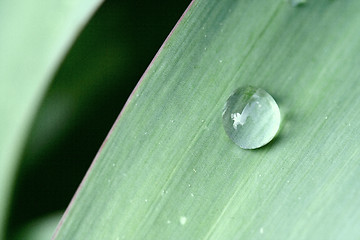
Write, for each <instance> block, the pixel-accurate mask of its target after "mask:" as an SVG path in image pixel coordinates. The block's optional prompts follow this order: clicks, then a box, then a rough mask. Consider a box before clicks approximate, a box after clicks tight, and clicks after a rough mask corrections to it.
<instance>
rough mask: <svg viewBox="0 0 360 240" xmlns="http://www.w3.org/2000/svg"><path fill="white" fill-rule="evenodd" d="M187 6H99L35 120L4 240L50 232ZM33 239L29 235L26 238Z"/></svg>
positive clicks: (110, 0)
mask: <svg viewBox="0 0 360 240" xmlns="http://www.w3.org/2000/svg"><path fill="white" fill-rule="evenodd" d="M189 4H190V0H186V1H168V0H167V1H165V0H160V1H157V2H156V3H154V2H152V1H145V0H135V1H115V0H107V1H105V2H104V3H103V5H102V6H101V7H100V8H99V9H98V11H97V12H96V13H95V15H94V16H93V17H92V19H91V20H90V22H89V23H88V24H87V26H86V27H85V28H84V29H83V31H82V33H81V34H80V36H79V37H78V39H77V40H76V42H75V44H74V45H73V47H72V48H71V49H70V51H69V53H68V54H67V56H66V58H65V59H64V61H63V63H62V65H61V66H60V68H59V69H58V72H57V73H56V75H55V77H54V79H53V81H52V83H51V85H50V86H49V89H48V91H47V93H46V95H45V97H44V99H43V103H42V105H41V108H40V110H39V112H38V114H37V117H36V119H35V122H34V125H33V128H32V130H31V133H30V136H29V138H28V141H27V145H26V149H25V151H24V153H23V156H22V160H21V166H20V169H19V171H18V175H17V181H16V186H15V192H14V194H13V200H12V206H11V211H10V220H9V225H8V237H7V239H31V237H30V238H29V237H25V235H27V236H30V235H29V234H28V233H27V231H31V228H34V227H36V224H40V225H41V226H43V227H48V230H46V229H44V231H43V233H44V236H46V234H48V232H49V231H50V232H52V231H53V230H54V229H53V228H54V225H56V223H57V222H58V220H59V218H60V216H61V214H62V213H63V211H64V210H65V208H66V207H67V205H68V204H69V202H70V200H71V198H72V196H73V195H74V193H75V191H76V189H77V187H78V185H79V184H80V182H81V180H82V178H83V177H84V175H85V173H86V171H87V169H88V167H89V166H90V164H91V162H92V160H93V158H94V157H95V155H96V153H97V151H98V149H99V147H100V146H101V144H102V142H103V140H104V139H105V137H106V135H107V133H108V132H109V130H110V128H111V126H112V125H113V123H114V121H115V120H116V117H117V116H118V114H119V113H120V111H121V109H122V107H123V105H124V103H125V102H126V100H127V98H128V97H129V95H130V93H131V92H132V90H133V89H134V87H135V85H136V84H137V82H138V81H139V79H140V77H141V75H142V74H143V73H144V71H145V69H146V68H147V66H148V65H149V63H150V61H151V60H152V58H153V57H154V55H155V54H156V52H157V51H158V49H159V48H160V46H161V44H162V43H163V42H164V40H165V38H166V36H167V35H168V34H169V33H170V31H171V29H172V28H173V27H174V25H175V24H176V22H177V21H178V19H179V18H180V16H181V15H182V13H183V12H184V11H185V9H186V7H187V6H188V5H189ZM41 219H43V220H41ZM40 231H41V230H40ZM40 235H41V234H40ZM40 235H35V233H34V234H32V236H33V239H36V238H40V237H39V236H40Z"/></svg>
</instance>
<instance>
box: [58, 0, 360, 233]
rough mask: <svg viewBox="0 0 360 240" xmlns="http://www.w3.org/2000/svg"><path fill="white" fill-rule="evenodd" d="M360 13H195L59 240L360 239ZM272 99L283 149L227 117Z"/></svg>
mask: <svg viewBox="0 0 360 240" xmlns="http://www.w3.org/2000/svg"><path fill="white" fill-rule="evenodd" d="M359 9H360V3H358V2H357V1H355V0H352V1H350V0H349V1H346V2H344V1H328V0H321V1H308V2H307V3H305V4H301V6H300V5H299V7H297V8H294V7H292V6H291V4H289V3H288V2H286V1H278V0H271V1H261V2H259V1H230V0H226V1H215V0H214V1H205V0H199V1H194V2H193V3H192V5H190V7H189V8H188V10H187V12H186V13H185V15H184V16H183V18H182V19H181V20H180V22H179V24H178V25H177V26H176V27H175V29H174V31H173V32H172V33H171V35H170V37H169V38H168V39H167V41H165V43H164V45H163V47H162V48H161V49H160V51H159V53H158V54H157V55H156V57H155V59H154V61H153V62H152V63H151V64H150V66H149V68H148V69H147V71H146V72H145V74H144V75H143V77H142V79H141V81H140V82H139V84H138V87H137V88H136V89H135V90H134V92H133V94H132V95H131V96H130V98H129V100H128V102H127V104H126V106H125V107H124V109H123V110H122V113H121V114H120V116H119V118H118V120H117V121H116V123H115V125H114V126H113V128H112V130H111V131H110V133H109V135H108V137H107V139H106V140H105V142H104V144H103V146H102V147H101V149H100V150H99V153H98V154H97V157H96V158H95V161H94V163H93V164H92V166H91V167H90V169H89V171H88V173H87V175H86V176H85V178H84V180H83V182H82V184H81V186H80V187H79V190H78V192H77V194H76V195H75V197H74V199H73V201H72V203H71V204H70V206H69V209H68V211H67V212H66V213H65V215H64V217H63V219H62V222H61V223H60V225H59V226H58V229H57V232H56V234H55V239H69V238H71V239H122V238H124V239H260V238H266V239H357V238H359V236H360V230H359V229H358V228H357V227H356V226H357V225H358V224H359V218H360V212H359V210H358V205H359V203H360V200H359V199H360V196H359V195H360V191H359V190H358V189H359V181H358V175H359V174H358V173H359V169H360V168H359V164H358V162H357V160H358V155H359V148H358V146H359V134H358V132H359V128H360V121H359V120H358V119H359V114H360V112H359V111H358V108H359V106H360V98H359V97H358V96H359V93H360V87H359V84H357V83H358V78H359V77H360V71H359V69H358V65H359V63H360V57H359V55H358V54H357V53H358V50H359V48H360V45H359V42H360V41H359V40H360V35H359V33H358V25H359V23H360V16H359V14H358V10H359ZM244 85H255V86H258V87H261V88H263V89H265V90H266V91H268V92H269V93H270V94H272V96H273V97H274V98H275V100H276V101H277V102H278V104H279V107H280V111H281V114H282V123H281V128H280V131H279V133H278V136H277V137H276V138H275V139H274V140H273V141H272V142H271V143H270V144H268V145H266V146H264V147H262V148H260V149H257V150H243V149H240V148H239V147H237V146H236V145H235V144H234V143H233V142H231V141H230V140H229V138H228V137H227V135H226V134H225V132H224V129H223V126H222V119H221V112H222V108H223V105H224V103H225V101H226V99H227V98H228V97H229V95H230V94H231V93H232V92H233V90H235V89H236V88H238V87H239V86H244Z"/></svg>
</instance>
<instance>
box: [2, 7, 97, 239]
mask: <svg viewBox="0 0 360 240" xmlns="http://www.w3.org/2000/svg"><path fill="white" fill-rule="evenodd" d="M100 2H101V1H100V0H91V1H84V0H76V1H70V0H62V1H53V0H52V1H39V0H30V1H24V2H18V1H9V0H3V1H1V2H0V79H1V80H0V112H1V118H0V196H1V198H0V238H1V234H3V232H4V229H3V228H4V224H5V222H6V220H5V218H6V211H7V208H8V204H9V198H10V195H11V190H10V189H11V187H12V184H13V180H14V174H15V171H16V168H17V165H18V159H19V156H20V154H21V151H22V149H23V145H24V141H25V138H26V136H27V133H28V130H29V127H30V125H31V122H32V119H33V117H34V114H35V112H36V110H37V108H38V105H39V102H40V100H41V98H42V95H43V92H44V90H45V89H46V87H47V84H48V82H49V80H50V79H51V77H52V75H53V74H54V72H55V70H56V68H57V66H58V65H59V63H60V61H61V60H62V58H63V56H64V54H65V53H66V51H67V49H68V48H69V46H70V45H71V43H72V42H73V40H74V38H75V37H76V35H77V33H78V32H79V31H80V29H81V28H82V27H83V25H84V24H85V23H86V22H87V20H88V18H89V17H90V16H91V14H92V13H93V11H94V10H95V9H96V8H97V6H98V5H99V4H100Z"/></svg>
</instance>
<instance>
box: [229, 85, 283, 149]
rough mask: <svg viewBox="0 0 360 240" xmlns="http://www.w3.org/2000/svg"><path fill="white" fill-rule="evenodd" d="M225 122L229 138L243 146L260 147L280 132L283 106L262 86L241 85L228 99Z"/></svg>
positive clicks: (249, 147)
mask: <svg viewBox="0 0 360 240" xmlns="http://www.w3.org/2000/svg"><path fill="white" fill-rule="evenodd" d="M223 125H224V129H225V132H226V133H227V135H228V136H229V137H230V139H231V140H232V141H234V142H235V143H236V144H237V145H238V146H240V147H241V148H244V149H255V148H259V147H262V146H264V145H265V144H267V143H269V142H270V141H271V140H272V139H273V138H274V136H275V134H276V133H277V131H278V129H279V126H280V110H279V107H278V105H277V104H276V102H275V100H274V99H273V98H272V97H271V96H270V94H268V93H267V92H266V91H264V90H263V89H261V88H256V87H252V86H248V87H243V88H239V89H237V90H236V91H235V92H234V93H233V94H232V95H231V96H230V97H229V98H228V100H227V101H226V104H225V106H224V110H223Z"/></svg>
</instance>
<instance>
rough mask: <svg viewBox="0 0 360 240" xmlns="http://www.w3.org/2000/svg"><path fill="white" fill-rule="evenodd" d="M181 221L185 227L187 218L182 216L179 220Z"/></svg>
mask: <svg viewBox="0 0 360 240" xmlns="http://www.w3.org/2000/svg"><path fill="white" fill-rule="evenodd" d="M179 221H180V224H181V225H185V223H186V221H187V218H186V217H185V216H181V217H180V219H179Z"/></svg>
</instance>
